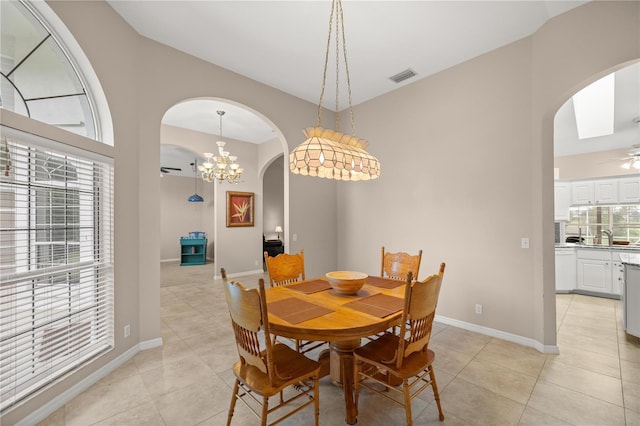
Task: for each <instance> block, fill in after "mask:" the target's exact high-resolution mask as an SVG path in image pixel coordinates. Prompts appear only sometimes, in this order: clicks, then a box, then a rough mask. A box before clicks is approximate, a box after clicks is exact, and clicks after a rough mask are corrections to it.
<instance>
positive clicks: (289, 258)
mask: <svg viewBox="0 0 640 426" xmlns="http://www.w3.org/2000/svg"><path fill="white" fill-rule="evenodd" d="M264 260H265V263H266V264H267V272H268V274H269V282H270V284H271V287H278V286H281V285H285V284H290V283H293V282H297V281H303V280H304V279H305V274H304V249H302V250H300V253H296V254H287V253H280V254H279V255H277V256H273V257H272V256H269V253H267V252H266V251H265V252H264Z"/></svg>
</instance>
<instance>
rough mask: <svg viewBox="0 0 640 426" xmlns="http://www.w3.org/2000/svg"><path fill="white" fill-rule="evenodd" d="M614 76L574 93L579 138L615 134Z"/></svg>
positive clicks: (604, 78)
mask: <svg viewBox="0 0 640 426" xmlns="http://www.w3.org/2000/svg"><path fill="white" fill-rule="evenodd" d="M614 77H615V76H614V74H609V75H608V76H606V77H603V78H601V79H600V80H598V81H596V82H594V83H592V84H590V85H589V86H587V87H585V88H584V89H582V90H581V91H579V92H578V93H576V94H575V95H573V109H574V110H575V114H576V125H577V127H578V139H588V138H595V137H597V136H606V135H611V134H613V102H614V89H615V78H614Z"/></svg>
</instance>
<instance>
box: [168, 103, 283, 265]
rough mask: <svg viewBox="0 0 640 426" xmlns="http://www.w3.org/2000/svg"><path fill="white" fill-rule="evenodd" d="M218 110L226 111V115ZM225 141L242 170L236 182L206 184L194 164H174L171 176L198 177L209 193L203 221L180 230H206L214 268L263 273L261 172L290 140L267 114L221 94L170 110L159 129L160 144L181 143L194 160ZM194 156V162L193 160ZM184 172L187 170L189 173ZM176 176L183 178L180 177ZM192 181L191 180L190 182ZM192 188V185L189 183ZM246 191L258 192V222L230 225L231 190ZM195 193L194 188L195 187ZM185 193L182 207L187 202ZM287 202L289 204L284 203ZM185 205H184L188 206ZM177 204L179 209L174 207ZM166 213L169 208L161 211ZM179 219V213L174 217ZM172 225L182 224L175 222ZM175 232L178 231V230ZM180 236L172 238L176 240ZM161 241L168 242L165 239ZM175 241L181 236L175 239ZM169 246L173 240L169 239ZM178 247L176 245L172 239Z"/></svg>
mask: <svg viewBox="0 0 640 426" xmlns="http://www.w3.org/2000/svg"><path fill="white" fill-rule="evenodd" d="M217 111H225V113H224V114H223V115H222V118H221V117H220V115H219V114H217ZM217 140H223V141H224V142H226V145H225V147H224V150H225V151H229V152H230V153H231V155H234V156H237V157H238V159H237V162H238V163H239V164H240V166H241V167H242V168H243V169H244V172H243V173H242V177H241V179H240V181H239V182H238V183H235V184H234V183H229V182H227V181H214V182H204V181H203V180H202V179H201V177H200V173H199V172H197V173H195V175H194V174H193V166H192V165H191V164H190V163H189V164H187V163H186V160H188V159H185V161H183V162H184V163H185V164H182V165H180V164H178V163H172V164H173V166H174V167H175V168H180V169H182V170H181V171H176V177H171V178H169V179H172V180H173V179H191V180H193V179H196V181H197V183H196V186H195V188H198V187H199V188H201V192H202V193H203V194H206V195H207V196H204V199H205V201H204V202H203V203H202V205H201V206H199V208H200V215H201V216H200V218H201V220H200V222H198V223H196V224H194V225H189V224H184V226H182V228H184V230H183V231H182V232H184V233H188V232H190V231H196V230H198V229H190V228H189V229H187V227H189V226H191V227H193V226H199V227H200V228H202V229H200V230H204V231H205V232H207V236H208V248H207V249H208V252H207V257H208V258H209V261H210V262H214V263H215V264H216V266H215V269H216V271H219V268H220V267H223V266H224V267H225V268H226V269H227V271H228V273H229V275H230V276H234V275H235V276H238V275H245V274H252V273H257V272H261V271H262V234H263V233H264V232H266V231H265V230H264V229H263V215H262V212H263V201H264V197H263V185H262V179H263V177H264V175H263V170H264V168H265V164H269V163H270V162H271V161H273V159H274V158H275V157H277V156H282V155H283V152H284V151H285V150H286V146H287V145H286V142H285V141H284V138H283V136H282V133H281V132H280V131H279V130H278V129H277V128H276V127H275V125H274V124H273V123H272V122H271V121H270V120H269V119H268V118H266V117H265V116H264V115H262V114H260V113H259V112H256V111H253V110H251V109H250V108H248V107H246V106H244V105H240V104H238V103H236V102H233V101H230V100H226V99H217V98H198V99H191V100H187V101H184V102H181V103H179V104H176V105H174V106H173V107H172V108H170V109H169V110H168V111H167V112H166V114H165V116H164V118H163V120H162V131H161V146H162V147H165V146H166V145H168V144H172V145H176V146H180V147H181V148H182V149H185V150H187V151H188V152H191V153H196V154H197V155H196V156H195V158H194V159H193V160H195V161H196V162H198V163H199V164H202V162H203V161H204V160H205V155H204V154H205V153H207V152H216V150H217V146H216V141H217ZM193 160H191V162H193ZM170 161H171V159H170V158H169V157H166V158H161V164H160V166H163V165H165V163H166V164H169V162H170ZM185 170H187V171H188V173H186V175H185ZM178 174H182V175H183V176H181V177H177V176H178ZM287 178H288V176H286V175H285V177H284V189H283V193H284V200H286V199H287V198H288V179H287ZM191 184H192V185H193V182H192V183H191ZM191 187H192V188H193V186H191ZM229 191H233V192H247V193H253V194H254V220H253V226H250V227H242V228H237V227H228V226H227V223H226V219H227V217H226V216H227V212H226V209H227V206H226V204H227V199H226V195H227V192H229ZM191 192H193V190H191ZM187 196H188V194H185V199H184V203H183V204H184V205H185V206H186V205H187V200H186V197H187ZM284 204H287V203H286V201H285V202H284ZM185 206H183V207H184V208H186V207H185ZM176 208H179V207H176ZM163 214H165V212H163ZM176 217H177V218H178V219H176V220H180V219H179V216H176ZM287 220H288V214H287V213H286V209H285V210H284V217H283V221H284V222H285V223H282V224H281V225H283V226H285V227H286V222H287ZM175 225H176V226H174V229H178V228H180V226H181V225H180V224H175ZM174 233H175V231H174ZM175 237H176V235H174V236H172V237H171V238H173V239H176V238H175ZM163 240H166V239H164V238H163ZM176 241H177V240H176ZM165 243H166V244H170V243H169V242H166V241H165ZM165 243H163V244H165ZM174 244H175V246H176V249H174V252H175V250H177V245H178V243H177V242H176V243H174Z"/></svg>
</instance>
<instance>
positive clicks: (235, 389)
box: [227, 379, 240, 426]
mask: <svg viewBox="0 0 640 426" xmlns="http://www.w3.org/2000/svg"><path fill="white" fill-rule="evenodd" d="M239 386H240V381H239V380H237V379H236V382H235V384H234V385H233V395H231V404H230V405H229V415H228V416H227V426H230V425H231V417H233V411H234V409H235V407H236V399H237V397H238V387H239Z"/></svg>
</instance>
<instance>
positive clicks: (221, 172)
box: [198, 111, 244, 183]
mask: <svg viewBox="0 0 640 426" xmlns="http://www.w3.org/2000/svg"><path fill="white" fill-rule="evenodd" d="M216 112H217V113H218V115H219V116H220V137H221V138H222V116H223V115H224V114H225V112H224V111H216ZM216 145H218V155H215V154H212V153H210V152H205V153H204V156H205V160H204V163H202V165H201V166H199V167H198V170H200V173H201V174H202V180H204V181H205V182H213V181H214V180H216V179H217V180H218V183H222V182H224V181H227V182H229V183H238V182H239V180H240V176H241V175H242V172H243V171H244V169H243V168H242V167H240V165H239V164H238V163H237V162H236V160H237V159H238V157H236V156H235V155H230V153H229V151H225V150H224V146H225V145H226V142H223V141H218V142H216Z"/></svg>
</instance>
